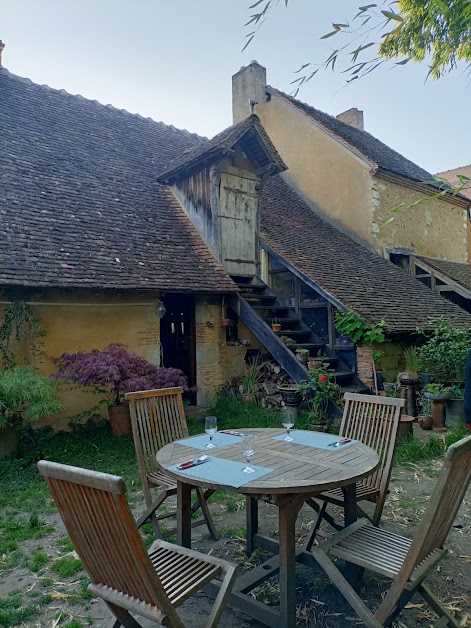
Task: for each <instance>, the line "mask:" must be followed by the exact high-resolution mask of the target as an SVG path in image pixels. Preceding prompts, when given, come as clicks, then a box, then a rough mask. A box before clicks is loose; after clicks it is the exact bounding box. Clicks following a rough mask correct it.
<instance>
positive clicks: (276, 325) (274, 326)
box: [271, 323, 281, 332]
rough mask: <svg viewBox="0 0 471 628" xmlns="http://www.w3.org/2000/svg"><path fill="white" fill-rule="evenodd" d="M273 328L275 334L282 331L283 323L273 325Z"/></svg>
mask: <svg viewBox="0 0 471 628" xmlns="http://www.w3.org/2000/svg"><path fill="white" fill-rule="evenodd" d="M271 328H272V331H275V332H278V331H281V323H272V326H271Z"/></svg>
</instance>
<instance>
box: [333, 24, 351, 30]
mask: <svg viewBox="0 0 471 628" xmlns="http://www.w3.org/2000/svg"><path fill="white" fill-rule="evenodd" d="M332 26H333V27H334V28H335V30H336V31H339V30H340V29H341V28H348V26H349V25H348V24H332Z"/></svg>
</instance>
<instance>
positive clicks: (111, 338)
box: [0, 291, 160, 429]
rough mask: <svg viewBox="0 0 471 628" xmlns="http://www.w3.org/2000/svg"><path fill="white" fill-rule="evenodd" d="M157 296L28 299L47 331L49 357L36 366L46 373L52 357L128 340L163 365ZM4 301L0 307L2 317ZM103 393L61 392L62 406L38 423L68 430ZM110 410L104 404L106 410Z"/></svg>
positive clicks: (49, 294) (60, 294) (54, 294)
mask: <svg viewBox="0 0 471 628" xmlns="http://www.w3.org/2000/svg"><path fill="white" fill-rule="evenodd" d="M156 298H157V295H155V297H151V296H147V297H145V298H139V297H138V296H132V295H131V296H121V297H119V296H114V297H113V296H107V295H99V294H98V295H93V296H92V295H90V294H86V293H84V292H74V293H73V294H72V293H70V292H67V291H45V292H43V293H42V296H40V297H36V298H34V300H31V301H29V300H28V302H29V303H30V305H29V309H30V311H31V313H32V314H33V315H34V316H35V317H36V318H37V319H38V320H39V321H40V323H41V325H42V327H43V328H44V330H45V332H46V335H45V337H44V339H43V341H44V352H45V354H46V358H45V359H44V360H43V362H42V363H41V364H39V365H38V370H39V371H40V372H41V373H42V374H43V375H50V374H51V373H52V372H53V371H54V370H55V367H54V365H53V363H52V358H54V357H58V356H59V355H61V354H62V353H64V352H68V353H74V352H77V351H83V352H87V351H91V350H92V349H103V348H104V347H106V346H107V345H108V344H110V343H112V342H119V343H122V344H125V345H126V346H127V347H129V349H130V350H131V351H133V352H135V353H137V354H138V355H141V356H143V357H144V358H146V359H147V360H149V361H150V362H153V363H154V364H158V363H159V355H160V347H159V319H158V317H157V316H156V313H155V300H156ZM5 307H6V305H5V304H1V305H0V316H1V317H2V318H3V312H4V309H5ZM98 401H99V397H97V396H96V395H92V394H90V393H86V392H84V391H83V390H80V389H77V388H76V389H74V390H68V391H64V392H63V393H62V403H63V406H64V410H63V411H62V412H61V413H59V414H56V415H54V416H52V417H50V418H45V419H43V420H42V421H41V422H38V423H37V426H40V425H41V424H50V425H52V426H53V427H54V428H55V429H64V428H66V427H67V424H68V422H69V420H70V417H72V416H74V415H76V414H78V413H81V412H83V411H84V410H87V409H89V408H91V407H93V406H94V405H96V403H97V402H98ZM102 413H103V414H106V408H103V410H102Z"/></svg>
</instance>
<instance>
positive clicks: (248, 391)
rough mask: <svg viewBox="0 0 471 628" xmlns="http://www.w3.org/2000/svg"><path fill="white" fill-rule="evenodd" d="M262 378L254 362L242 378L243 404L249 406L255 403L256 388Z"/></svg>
mask: <svg viewBox="0 0 471 628" xmlns="http://www.w3.org/2000/svg"><path fill="white" fill-rule="evenodd" d="M260 377H261V374H260V372H259V370H258V367H257V363H256V362H252V364H250V365H249V366H247V368H246V369H245V373H244V374H243V376H242V386H241V388H242V391H241V392H242V398H241V400H242V403H244V404H246V405H249V404H252V403H254V402H255V395H254V386H255V384H256V383H257V382H258V380H259V379H260Z"/></svg>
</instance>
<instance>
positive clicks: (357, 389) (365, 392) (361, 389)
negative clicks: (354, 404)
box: [341, 385, 371, 395]
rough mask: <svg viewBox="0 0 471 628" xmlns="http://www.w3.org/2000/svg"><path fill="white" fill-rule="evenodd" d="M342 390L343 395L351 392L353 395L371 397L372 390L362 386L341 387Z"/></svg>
mask: <svg viewBox="0 0 471 628" xmlns="http://www.w3.org/2000/svg"><path fill="white" fill-rule="evenodd" d="M341 390H342V392H343V393H346V392H351V393H356V394H358V395H370V394H371V390H370V389H369V388H368V386H360V385H356V386H341Z"/></svg>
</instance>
